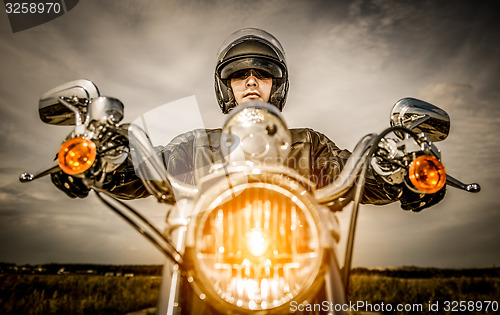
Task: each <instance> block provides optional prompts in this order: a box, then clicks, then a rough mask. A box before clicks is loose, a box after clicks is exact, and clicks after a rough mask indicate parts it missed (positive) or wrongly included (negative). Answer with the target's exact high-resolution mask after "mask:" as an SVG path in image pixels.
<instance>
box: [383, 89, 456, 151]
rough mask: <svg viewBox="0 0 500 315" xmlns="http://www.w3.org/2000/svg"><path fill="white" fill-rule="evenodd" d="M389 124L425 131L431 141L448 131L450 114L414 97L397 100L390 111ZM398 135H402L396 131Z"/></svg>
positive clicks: (443, 136) (442, 136) (437, 139)
mask: <svg viewBox="0 0 500 315" xmlns="http://www.w3.org/2000/svg"><path fill="white" fill-rule="evenodd" d="M391 126H393V127H394V126H403V127H406V128H408V129H410V130H413V131H414V132H416V133H421V132H423V133H425V134H426V136H427V137H428V138H429V140H431V141H432V142H437V141H442V140H444V139H446V137H448V134H449V132H450V116H448V114H447V113H446V112H445V111H444V110H442V109H441V108H439V107H437V106H434V105H432V104H429V103H427V102H424V101H421V100H418V99H415V98H403V99H401V100H399V101H398V102H397V103H396V104H395V105H394V106H393V107H392V111H391ZM397 135H398V136H399V137H402V135H400V134H399V133H397Z"/></svg>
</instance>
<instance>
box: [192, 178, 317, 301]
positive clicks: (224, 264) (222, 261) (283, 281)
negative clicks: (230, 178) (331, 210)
mask: <svg viewBox="0 0 500 315" xmlns="http://www.w3.org/2000/svg"><path fill="white" fill-rule="evenodd" d="M300 197H301V196H300V195H295V194H294V193H292V192H291V191H289V190H287V189H284V188H282V187H279V186H276V185H271V184H268V183H249V184H245V185H241V186H239V187H235V188H233V189H231V190H228V191H227V192H226V193H225V194H223V195H221V196H219V198H217V200H215V201H214V202H213V203H212V205H211V206H210V207H209V211H206V212H205V213H204V214H202V215H201V217H200V218H199V221H198V226H197V228H196V237H195V239H196V242H195V248H194V254H195V264H194V265H195V270H196V275H198V277H199V278H201V280H202V285H203V287H204V288H205V290H206V291H209V292H211V293H212V294H214V295H216V296H217V297H218V298H220V299H222V300H224V301H226V302H227V303H230V304H232V305H233V306H237V307H239V308H243V309H247V310H266V309H272V308H276V307H279V306H282V305H284V304H285V303H287V302H289V301H290V300H292V299H293V298H295V297H297V295H299V294H301V293H304V291H305V290H307V288H309V287H310V286H311V284H312V282H313V281H314V279H315V278H316V276H317V275H318V272H319V270H320V265H321V261H322V256H323V252H322V248H321V246H320V236H319V235H320V231H319V227H318V219H317V217H316V216H315V215H314V213H315V212H312V211H310V210H309V209H308V207H307V206H306V205H305V204H304V202H302V200H301V198H300Z"/></svg>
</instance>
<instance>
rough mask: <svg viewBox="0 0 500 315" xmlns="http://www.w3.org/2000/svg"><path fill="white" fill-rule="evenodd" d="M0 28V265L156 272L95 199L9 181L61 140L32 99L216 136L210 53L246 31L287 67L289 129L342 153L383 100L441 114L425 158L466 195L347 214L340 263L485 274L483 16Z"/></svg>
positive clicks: (486, 31) (210, 7) (487, 96)
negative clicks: (313, 133)
mask: <svg viewBox="0 0 500 315" xmlns="http://www.w3.org/2000/svg"><path fill="white" fill-rule="evenodd" d="M0 16H1V17H0V33H1V36H0V69H1V78H0V134H1V135H2V137H1V139H0V161H1V164H0V261H5V262H15V263H50V262H61V263H64V262H72V263H76V262H81V263H116V264H131V263H133V264H147V263H161V262H162V261H163V258H162V256H161V255H160V254H159V253H158V252H157V250H156V249H155V248H154V247H153V246H152V245H150V244H149V243H148V242H147V241H146V240H145V239H143V238H142V236H140V235H139V234H137V233H136V232H135V231H133V230H132V229H130V228H129V227H128V226H127V225H126V223H124V222H122V220H121V219H120V218H118V217H117V216H115V215H114V214H112V213H111V212H110V211H108V210H107V209H105V207H104V206H103V205H101V204H100V203H99V202H98V201H97V200H96V199H95V197H92V196H91V197H89V198H86V199H84V200H73V199H69V198H67V197H66V196H65V195H64V194H63V193H61V192H59V191H58V190H57V189H55V188H54V187H53V186H52V184H51V183H50V179H49V178H44V179H41V180H39V181H36V182H33V183H30V184H21V183H19V182H18V179H17V178H18V176H19V174H20V173H22V172H24V171H26V170H29V171H35V170H38V169H41V168H43V167H45V166H46V165H48V164H49V163H50V161H51V160H52V159H53V157H54V155H55V153H56V152H57V149H58V146H59V144H60V142H61V141H62V140H63V138H64V137H65V135H66V134H67V133H69V132H70V130H71V128H69V127H59V126H50V125H46V124H43V123H42V122H41V121H40V120H39V118H38V112H37V109H38V99H39V97H40V95H42V94H43V93H44V92H46V91H47V90H49V89H51V88H53V87H55V86H57V85H59V84H61V83H64V82H67V81H72V80H76V79H80V78H87V79H90V80H92V81H93V82H95V83H96V84H97V86H98V87H99V89H100V91H101V94H103V95H108V96H113V97H116V98H119V99H120V100H121V101H122V102H123V103H124V104H125V112H126V114H125V118H124V121H132V120H133V119H135V118H136V117H138V116H139V115H140V114H141V113H144V112H146V111H148V110H151V109H153V108H155V107H157V106H159V105H161V104H164V103H167V102H170V101H174V100H177V99H179V98H183V97H187V96H190V95H195V96H196V99H197V100H198V103H199V106H200V109H201V112H202V115H203V120H204V123H205V125H206V126H207V127H218V126H220V125H221V123H222V122H223V118H224V117H223V115H222V114H221V113H220V111H219V110H218V106H217V104H216V100H215V96H214V91H213V69H214V65H215V58H216V52H217V50H218V49H219V46H220V45H221V43H222V42H223V40H224V39H225V38H226V37H227V36H228V35H229V34H231V33H232V32H234V31H236V30H238V29H240V28H244V27H258V28H262V29H265V30H267V31H268V32H270V33H272V34H274V35H275V36H276V37H277V38H278V39H279V40H280V42H281V43H282V45H283V46H284V48H285V50H286V53H287V61H288V64H289V70H290V93H289V97H288V101H287V105H286V108H285V111H284V115H285V118H286V119H287V122H288V124H289V126H291V127H311V128H314V129H316V130H318V131H321V132H323V133H325V134H326V135H328V136H329V137H330V138H331V139H332V140H333V141H334V142H336V144H337V145H338V146H339V147H341V148H346V149H349V150H352V149H353V148H354V146H355V144H356V143H357V141H358V140H359V139H360V138H361V137H362V136H363V135H364V134H367V133H371V132H380V131H382V130H383V129H384V128H386V127H388V120H389V112H390V109H391V107H392V105H393V104H394V103H395V102H396V101H397V100H399V99H400V98H402V97H407V96H411V97H416V98H420V99H423V100H425V101H427V102H430V103H432V104H435V105H437V106H439V107H441V108H443V109H444V110H446V111H447V112H448V114H449V115H450V116H451V121H452V125H451V134H450V136H449V137H448V139H446V140H445V141H444V142H442V143H439V145H438V146H439V148H440V149H441V151H442V154H443V161H444V163H445V166H446V168H447V171H448V172H449V173H450V174H452V175H454V176H455V177H457V178H459V179H462V180H463V181H465V182H473V181H474V182H479V183H480V184H481V185H482V188H483V190H482V191H481V192H480V193H479V194H468V193H465V192H462V191H458V190H456V189H453V188H449V189H448V193H447V196H446V198H445V200H444V201H443V202H441V203H440V204H439V205H437V206H435V207H433V208H431V209H428V210H425V211H423V212H421V213H418V214H415V213H411V212H405V211H402V210H401V209H400V208H399V204H393V205H389V206H383V207H375V206H364V207H362V209H361V215H360V218H359V225H358V230H357V239H356V248H355V254H354V255H355V258H354V265H356V266H366V267H375V266H402V265H417V266H436V267H490V266H493V265H498V264H500V251H499V247H498V244H499V242H500V229H498V224H500V201H499V200H498V198H497V195H496V194H497V193H498V192H499V190H498V188H497V187H498V185H499V184H500V173H499V171H498V165H497V163H498V162H499V158H498V156H499V155H500V146H499V144H500V142H499V140H498V137H499V136H500V134H499V131H498V126H499V125H500V106H499V99H500V89H499V82H500V61H499V60H500V59H499V58H498V56H500V40H499V39H500V37H499V36H500V25H499V23H500V22H499V21H500V6H499V4H498V2H494V1H418V2H416V1H392V0H389V1H381V0H361V1H352V2H350V1H349V2H348V1H290V0H277V1H251V2H236V1H177V2H174V1H135V0H134V1H129V0H122V1H109V0H108V1H97V0H86V1H80V3H79V4H78V5H77V6H76V7H75V8H74V9H73V10H71V11H70V12H68V13H66V14H65V15H63V16H62V17H59V18H57V19H55V20H53V21H51V22H48V23H46V24H43V25H40V26H38V27H35V28H32V29H29V30H25V31H22V32H18V33H12V31H11V28H10V25H9V21H8V19H7V16H6V14H0ZM172 114H173V115H174V114H175V113H172ZM133 205H134V206H137V207H139V208H140V209H143V210H144V211H145V212H146V214H147V216H148V217H150V218H151V219H152V220H153V221H155V222H157V223H158V224H161V223H162V221H163V220H162V218H163V215H164V213H165V209H164V208H162V207H159V206H158V205H156V204H155V202H154V200H152V198H149V199H147V200H140V201H134V202H133ZM347 214H348V211H346V213H344V214H343V215H342V216H341V219H342V220H345V219H346V217H347Z"/></svg>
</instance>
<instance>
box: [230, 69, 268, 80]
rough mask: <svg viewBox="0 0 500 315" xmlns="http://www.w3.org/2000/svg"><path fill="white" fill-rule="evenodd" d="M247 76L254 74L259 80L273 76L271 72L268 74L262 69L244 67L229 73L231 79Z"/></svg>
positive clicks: (241, 78)
mask: <svg viewBox="0 0 500 315" xmlns="http://www.w3.org/2000/svg"><path fill="white" fill-rule="evenodd" d="M249 76H254V77H256V78H257V79H259V80H262V79H270V78H272V77H273V75H272V74H270V73H269V72H267V71H264V70H260V69H244V70H240V71H236V72H235V73H233V74H231V76H230V78H231V79H239V80H245V79H246V78H248V77H249Z"/></svg>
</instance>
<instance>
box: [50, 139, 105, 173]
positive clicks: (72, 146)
mask: <svg viewBox="0 0 500 315" xmlns="http://www.w3.org/2000/svg"><path fill="white" fill-rule="evenodd" d="M96 155H97V154H96V147H95V143H94V142H92V141H91V140H89V139H85V138H81V137H80V138H73V139H69V140H68V141H66V142H64V143H63V145H62V146H61V149H59V154H58V155H57V160H58V162H59V167H60V168H61V169H62V171H63V172H64V173H66V174H69V175H75V174H80V173H83V172H85V171H86V170H88V169H89V168H90V167H91V166H92V164H93V163H94V161H95V158H96Z"/></svg>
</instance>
